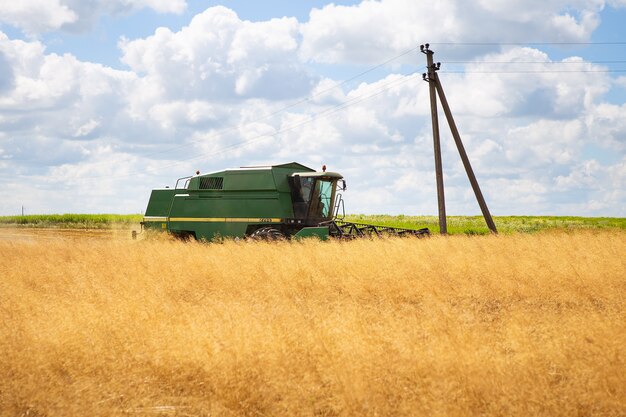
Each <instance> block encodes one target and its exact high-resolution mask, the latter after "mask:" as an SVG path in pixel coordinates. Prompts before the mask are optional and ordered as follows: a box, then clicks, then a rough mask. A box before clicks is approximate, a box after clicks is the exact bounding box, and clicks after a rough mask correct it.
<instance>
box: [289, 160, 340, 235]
mask: <svg viewBox="0 0 626 417" xmlns="http://www.w3.org/2000/svg"><path fill="white" fill-rule="evenodd" d="M342 178H343V177H342V176H341V175H340V174H338V173H336V172H311V173H309V172H302V173H295V174H292V175H291V176H290V177H289V178H288V182H289V187H290V188H291V200H292V203H293V213H294V217H295V218H296V219H301V220H304V221H305V222H306V223H307V224H309V223H319V222H320V221H324V220H326V221H328V220H332V218H333V217H334V216H335V215H336V208H338V207H335V199H336V197H339V199H340V198H341V196H340V195H339V194H338V193H337V189H338V187H342V188H341V190H345V181H344V180H343V179H342ZM340 181H341V182H340Z"/></svg>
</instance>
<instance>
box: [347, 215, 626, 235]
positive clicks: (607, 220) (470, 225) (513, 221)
mask: <svg viewBox="0 0 626 417" xmlns="http://www.w3.org/2000/svg"><path fill="white" fill-rule="evenodd" d="M346 220H347V221H351V222H355V223H371V224H380V225H385V226H392V227H403V228H410V229H415V228H422V227H428V228H429V229H430V231H431V232H432V233H439V218H438V217H437V216H404V215H399V216H390V215H364V214H358V215H348V216H346ZM494 222H495V223H496V227H497V228H498V232H500V233H513V232H525V233H528V232H537V231H540V230H546V229H626V218H619V217H569V216H497V217H494ZM447 224H448V233H450V234H468V235H475V234H476V235H483V234H489V229H488V228H487V225H486V224H485V220H484V219H483V218H482V216H448V217H447Z"/></svg>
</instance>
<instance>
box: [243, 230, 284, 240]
mask: <svg viewBox="0 0 626 417" xmlns="http://www.w3.org/2000/svg"><path fill="white" fill-rule="evenodd" d="M285 238H286V236H285V234H284V233H283V232H281V231H280V230H278V229H275V228H273V227H262V228H260V229H257V230H255V231H254V232H252V234H251V235H250V239H252V240H283V239H285Z"/></svg>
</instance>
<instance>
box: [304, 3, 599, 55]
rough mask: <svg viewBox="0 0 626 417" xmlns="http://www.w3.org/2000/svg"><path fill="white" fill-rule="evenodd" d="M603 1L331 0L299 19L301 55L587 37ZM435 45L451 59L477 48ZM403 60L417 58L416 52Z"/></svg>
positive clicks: (374, 52) (390, 51) (378, 52)
mask: <svg viewBox="0 0 626 417" xmlns="http://www.w3.org/2000/svg"><path fill="white" fill-rule="evenodd" d="M603 7H604V1H600V0H595V1H591V2H589V1H574V2H572V1H565V0H548V1H545V0H544V1H537V0H534V1H531V2H529V1H499V0H498V1H493V0H488V1H487V0H485V1H480V2H478V3H476V2H460V1H455V0H442V1H437V2H434V3H430V4H422V3H420V2H416V1H413V0H381V1H372V0H365V1H362V2H361V3H359V4H357V5H353V6H338V5H335V4H330V5H327V6H324V7H323V8H321V9H313V10H312V11H311V14H310V20H309V21H308V22H306V23H304V24H303V25H302V29H301V30H302V35H303V43H302V48H301V54H302V57H303V58H304V59H306V60H311V61H316V62H324V63H341V62H351V63H354V62H360V63H368V64H371V63H378V62H380V61H383V60H384V59H386V58H388V57H389V56H391V55H393V54H394V53H399V52H402V51H405V50H408V49H410V48H413V47H415V46H417V45H419V44H420V43H424V42H433V43H435V44H436V42H444V43H445V42H528V41H529V34H532V39H536V41H542V42H547V41H552V42H580V41H587V40H589V38H590V36H591V33H592V32H593V31H594V30H595V28H596V27H597V26H598V24H599V12H600V11H601V10H602V8H603ZM564 10H567V11H565V12H564ZM494 34H497V39H494V37H493V36H494ZM438 48H439V51H440V52H445V54H446V55H442V56H447V57H448V58H456V57H460V56H468V55H470V54H472V53H475V51H476V50H478V47H468V46H449V45H439V46H438ZM483 48H484V47H483ZM487 48H488V49H489V47H487ZM495 48H496V47H495V46H492V47H490V49H492V50H493V49H495ZM472 50H473V51H472ZM483 52H484V51H483ZM406 59H407V62H414V61H415V56H414V55H408V56H407V58H406Z"/></svg>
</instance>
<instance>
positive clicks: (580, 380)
mask: <svg viewBox="0 0 626 417" xmlns="http://www.w3.org/2000/svg"><path fill="white" fill-rule="evenodd" d="M0 254H2V256H0V276H1V277H2V279H1V280H0V316H1V317H2V321H1V323H0V375H1V376H2V377H1V378H0V416H2V417H4V416H7V417H8V416H48V417H53V416H118V415H119V416H346V417H347V416H413V415H420V416H421V415H423V416H460V415H463V416H471V415H481V416H504V415H506V416H529V415H532V416H625V415H626V348H625V347H626V320H625V317H626V303H625V301H624V299H625V297H624V294H626V232H624V231H621V230H583V231H569V232H567V231H548V232H541V233H535V234H512V235H500V236H463V235H460V236H451V237H447V238H444V237H439V236H433V237H431V238H427V239H412V238H406V239H383V240H371V241H370V240H359V241H354V242H330V243H324V242H318V241H314V240H310V241H305V242H278V243H264V242H261V243H248V242H225V243H223V244H201V243H195V242H191V243H182V242H179V241H174V240H171V239H168V238H167V237H165V236H157V237H152V238H147V239H140V240H137V241H133V240H131V239H130V232H129V231H128V230H121V231H98V232H93V231H87V232H83V231H72V232H66V231H55V230H52V231H45V232H42V231H37V230H35V229H19V230H16V229H10V228H4V229H3V228H0Z"/></svg>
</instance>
